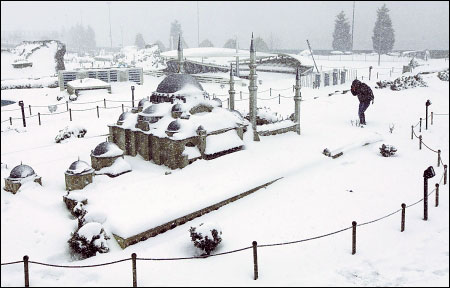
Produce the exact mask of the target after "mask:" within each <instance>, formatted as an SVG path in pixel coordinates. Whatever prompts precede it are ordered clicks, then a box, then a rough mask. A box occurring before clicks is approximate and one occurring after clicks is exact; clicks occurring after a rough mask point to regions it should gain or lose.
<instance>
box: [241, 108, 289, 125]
mask: <svg viewBox="0 0 450 288" xmlns="http://www.w3.org/2000/svg"><path fill="white" fill-rule="evenodd" d="M244 118H245V119H247V120H248V121H250V115H249V114H247V115H246V116H245V117H244ZM281 120H283V117H282V116H281V115H280V114H278V112H272V111H271V110H270V108H269V107H262V108H261V107H260V108H257V112H256V125H265V124H271V123H276V122H279V121H281Z"/></svg>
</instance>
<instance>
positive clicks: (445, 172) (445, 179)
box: [444, 165, 447, 185]
mask: <svg viewBox="0 0 450 288" xmlns="http://www.w3.org/2000/svg"><path fill="white" fill-rule="evenodd" d="M446 184H447V165H444V185H446Z"/></svg>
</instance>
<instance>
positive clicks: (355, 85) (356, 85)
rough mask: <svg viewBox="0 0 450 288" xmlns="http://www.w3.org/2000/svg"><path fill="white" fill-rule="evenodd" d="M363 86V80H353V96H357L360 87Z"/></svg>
mask: <svg viewBox="0 0 450 288" xmlns="http://www.w3.org/2000/svg"><path fill="white" fill-rule="evenodd" d="M360 87H361V81H359V80H358V79H355V80H353V82H352V88H351V89H350V91H351V92H352V94H353V96H356V95H357V94H358V91H359V88H360Z"/></svg>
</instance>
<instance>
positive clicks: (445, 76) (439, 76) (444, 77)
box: [437, 69, 448, 82]
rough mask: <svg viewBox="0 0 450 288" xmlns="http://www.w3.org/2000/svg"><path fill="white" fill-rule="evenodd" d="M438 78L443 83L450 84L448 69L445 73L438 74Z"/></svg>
mask: <svg viewBox="0 0 450 288" xmlns="http://www.w3.org/2000/svg"><path fill="white" fill-rule="evenodd" d="M437 76H438V78H439V79H441V80H442V81H447V82H448V69H447V70H445V71H441V72H439V73H438V74H437Z"/></svg>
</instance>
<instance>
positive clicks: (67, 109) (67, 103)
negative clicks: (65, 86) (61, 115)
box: [66, 101, 69, 111]
mask: <svg viewBox="0 0 450 288" xmlns="http://www.w3.org/2000/svg"><path fill="white" fill-rule="evenodd" d="M66 111H69V101H66Z"/></svg>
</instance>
